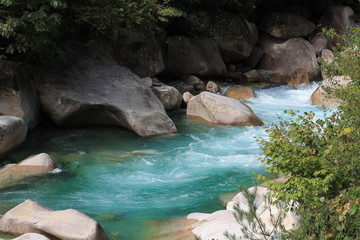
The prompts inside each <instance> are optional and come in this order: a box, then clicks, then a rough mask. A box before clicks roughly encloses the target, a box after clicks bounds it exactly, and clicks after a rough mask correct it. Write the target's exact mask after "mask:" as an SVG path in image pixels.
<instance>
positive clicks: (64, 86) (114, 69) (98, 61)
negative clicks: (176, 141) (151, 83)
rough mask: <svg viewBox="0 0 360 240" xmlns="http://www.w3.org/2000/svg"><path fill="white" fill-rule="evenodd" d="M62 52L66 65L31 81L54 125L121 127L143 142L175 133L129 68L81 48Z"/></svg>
mask: <svg viewBox="0 0 360 240" xmlns="http://www.w3.org/2000/svg"><path fill="white" fill-rule="evenodd" d="M65 51H66V53H68V60H67V61H66V62H64V63H63V64H61V65H59V66H58V67H56V68H51V69H46V71H45V70H44V71H43V72H42V73H41V74H40V76H38V78H37V81H36V84H37V88H38V90H39V94H40V99H41V103H42V106H43V108H44V110H45V111H46V112H47V113H48V114H49V115H50V116H51V118H52V119H53V120H54V122H55V123H56V124H57V125H59V126H76V125H80V126H83V125H108V126H120V127H124V128H127V129H129V130H132V131H134V132H135V133H137V134H138V135H140V136H144V137H148V136H154V135H162V134H171V133H175V132H176V131H177V130H176V127H175V125H174V123H173V122H172V120H171V119H170V118H169V117H168V116H167V115H166V112H165V109H164V107H163V105H162V103H161V102H160V100H159V99H158V98H157V97H156V95H155V94H154V93H153V92H152V90H151V89H150V88H149V87H148V86H146V85H145V83H144V81H142V80H141V79H140V78H139V77H138V76H137V75H135V74H133V73H132V72H131V71H130V70H129V69H127V68H125V67H122V66H119V65H118V64H117V63H116V62H115V61H114V60H113V59H112V58H111V57H109V56H107V55H106V54H105V53H104V52H102V53H99V52H94V51H93V50H90V49H89V48H88V47H86V46H85V45H82V44H80V43H76V44H75V43H74V44H73V46H72V47H67V48H66V49H65ZM134 99H136V100H134Z"/></svg>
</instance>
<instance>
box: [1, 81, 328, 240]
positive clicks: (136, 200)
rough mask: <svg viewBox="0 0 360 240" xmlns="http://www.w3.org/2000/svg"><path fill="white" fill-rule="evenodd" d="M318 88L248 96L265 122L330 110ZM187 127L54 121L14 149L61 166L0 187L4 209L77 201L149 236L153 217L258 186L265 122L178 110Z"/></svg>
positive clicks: (115, 226) (127, 236)
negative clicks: (199, 116)
mask: <svg viewBox="0 0 360 240" xmlns="http://www.w3.org/2000/svg"><path fill="white" fill-rule="evenodd" d="M316 87H317V85H316V84H313V85H312V86H310V87H304V88H300V89H292V88H288V87H285V86H282V87H275V88H269V89H257V90H256V92H255V95H256V98H253V99H251V100H249V101H246V103H247V104H248V105H249V106H251V108H252V109H253V111H254V112H255V113H256V114H257V115H258V116H259V117H260V118H261V119H262V120H263V121H264V122H265V124H266V125H268V124H271V123H272V122H276V121H277V117H278V115H280V116H281V115H283V111H284V110H285V109H290V108H291V109H299V110H301V111H309V110H311V111H314V112H316V113H322V112H323V110H322V109H321V108H320V107H314V106H311V105H310V96H311V93H312V92H313V91H314V89H315V88H316ZM170 116H171V118H172V119H173V120H174V122H175V124H176V125H177V127H178V130H179V132H180V134H178V135H174V136H167V137H156V138H149V139H146V138H145V139H144V138H140V137H138V136H136V135H135V134H133V133H131V132H128V131H124V130H121V129H114V128H67V129H58V128H54V127H48V128H43V129H39V130H36V131H35V132H33V133H31V134H30V135H29V136H28V138H27V140H26V142H25V143H24V144H23V145H22V146H21V147H20V148H18V149H17V150H16V151H14V152H13V153H11V154H10V157H9V159H10V160H13V161H17V160H20V159H23V158H25V157H27V156H29V155H30V154H35V153H40V152H46V153H49V154H51V155H52V156H53V158H54V159H55V160H56V162H57V163H58V165H59V168H60V169H61V171H60V170H58V171H55V172H53V173H51V174H48V175H46V176H42V177H38V178H33V179H30V180H28V181H26V182H22V183H21V184H18V185H16V186H13V187H9V188H6V189H4V190H0V216H1V214H4V213H5V212H6V211H7V210H9V209H11V208H12V207H14V206H16V205H17V204H19V203H21V202H23V201H24V200H25V199H33V200H35V201H38V202H39V203H41V204H43V205H45V206H47V207H49V208H52V209H57V210H60V209H67V208H74V209H77V210H80V211H82V212H84V213H86V214H88V215H90V216H91V217H93V218H94V219H96V220H97V221H98V222H99V223H100V224H101V225H102V226H103V227H104V229H105V230H106V232H107V233H108V235H109V236H110V237H111V236H112V235H117V236H119V238H120V239H122V240H138V239H143V238H144V236H145V235H146V232H147V230H146V223H147V220H150V219H169V218H174V217H181V216H186V215H187V214H189V213H191V212H213V211H216V210H219V209H222V207H221V205H220V204H219V200H218V197H219V195H221V194H223V193H226V192H231V191H235V190H237V186H238V185H240V184H241V185H245V186H250V185H251V184H252V183H253V180H254V178H255V176H254V174H253V173H262V172H263V171H264V166H263V165H262V164H261V162H259V160H258V157H259V156H261V151H260V150H259V147H258V144H257V143H256V141H255V139H254V136H257V137H259V136H265V133H264V130H263V129H262V128H261V127H233V126H215V125H211V124H207V123H205V122H202V121H199V120H194V119H189V118H187V117H186V114H185V111H179V112H176V113H173V114H171V115H170Z"/></svg>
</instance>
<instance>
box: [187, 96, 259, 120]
mask: <svg viewBox="0 0 360 240" xmlns="http://www.w3.org/2000/svg"><path fill="white" fill-rule="evenodd" d="M187 115H188V116H190V117H195V118H200V119H203V120H205V121H207V122H210V123H214V124H224V125H240V126H260V125H262V124H263V122H262V121H261V120H260V119H259V118H258V117H257V116H256V115H255V114H254V112H253V111H252V110H251V108H250V107H249V106H247V105H246V104H244V103H241V102H240V101H239V100H236V99H233V98H229V97H225V96H220V95H217V94H214V93H210V92H202V93H200V94H199V95H197V96H195V97H193V98H191V99H190V100H189V102H188V106H187Z"/></svg>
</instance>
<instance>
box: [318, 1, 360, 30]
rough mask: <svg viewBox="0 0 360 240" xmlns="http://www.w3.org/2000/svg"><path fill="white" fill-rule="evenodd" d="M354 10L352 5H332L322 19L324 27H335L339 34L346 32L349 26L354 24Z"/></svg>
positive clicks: (321, 22)
mask: <svg viewBox="0 0 360 240" xmlns="http://www.w3.org/2000/svg"><path fill="white" fill-rule="evenodd" d="M353 16H354V11H353V10H352V9H351V7H348V6H341V5H330V6H329V7H328V9H327V10H326V12H325V13H324V15H323V16H322V17H321V19H320V24H321V25H322V27H326V28H334V29H335V31H336V32H337V33H338V34H345V33H346V32H347V28H348V27H350V26H352V25H353V24H354V22H353Z"/></svg>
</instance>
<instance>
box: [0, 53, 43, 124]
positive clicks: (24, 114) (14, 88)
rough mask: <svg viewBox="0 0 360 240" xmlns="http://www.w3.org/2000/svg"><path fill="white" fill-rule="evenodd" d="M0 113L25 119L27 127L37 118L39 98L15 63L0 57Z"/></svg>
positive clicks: (36, 120) (34, 122)
mask: <svg viewBox="0 0 360 240" xmlns="http://www.w3.org/2000/svg"><path fill="white" fill-rule="evenodd" d="M0 86H1V87H0V115H11V116H15V117H19V118H22V119H24V120H25V122H26V123H27V125H28V128H29V129H32V128H34V127H35V126H36V125H37V123H38V118H39V116H38V115H39V100H38V97H37V95H36V91H35V89H34V88H33V86H32V85H31V83H30V81H29V79H28V78H27V77H26V75H25V74H24V73H23V71H22V70H21V69H20V67H18V66H17V65H16V64H15V63H13V62H10V61H6V60H2V59H0Z"/></svg>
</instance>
